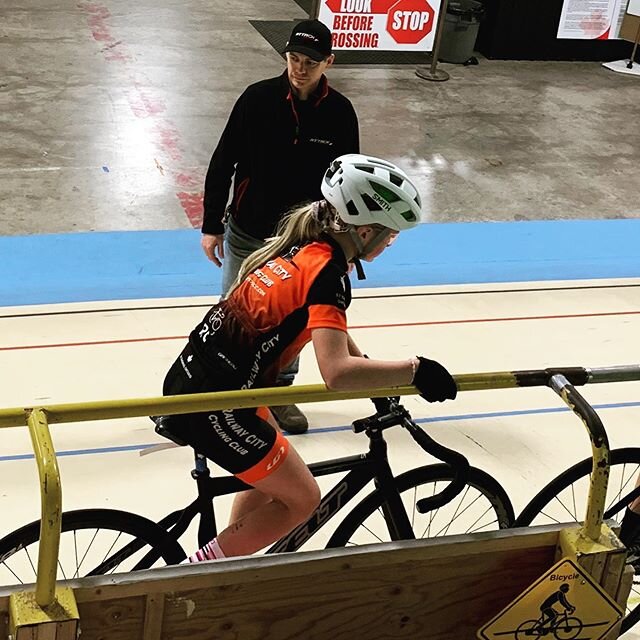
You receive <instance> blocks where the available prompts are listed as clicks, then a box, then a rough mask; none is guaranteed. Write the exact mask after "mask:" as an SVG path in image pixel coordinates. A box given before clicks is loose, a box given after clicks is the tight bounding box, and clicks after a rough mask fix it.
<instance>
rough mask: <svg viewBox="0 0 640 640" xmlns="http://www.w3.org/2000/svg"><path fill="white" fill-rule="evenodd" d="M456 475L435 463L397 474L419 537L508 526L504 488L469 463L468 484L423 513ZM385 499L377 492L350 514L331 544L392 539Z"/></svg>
mask: <svg viewBox="0 0 640 640" xmlns="http://www.w3.org/2000/svg"><path fill="white" fill-rule="evenodd" d="M452 479H453V472H452V469H451V467H449V466H448V465H446V464H434V465H429V466H425V467H418V468H416V469H412V470H411V471H407V472H406V473H403V474H401V475H399V476H398V477H397V478H395V482H396V486H397V488H398V491H399V492H400V496H401V498H402V501H403V503H404V506H405V508H406V510H407V514H408V516H409V520H410V522H411V525H412V527H413V531H414V534H415V537H416V538H434V537H438V536H446V535H454V534H460V533H476V532H478V531H492V530H496V529H506V528H508V527H510V526H511V525H512V523H513V520H514V513H513V507H512V506H511V501H510V500H509V497H508V496H507V494H506V492H505V490H504V489H503V488H502V486H501V485H500V484H499V483H498V482H497V481H496V480H495V479H494V478H492V477H491V476H490V475H488V474H487V473H485V472H484V471H481V470H480V469H476V468H475V467H471V468H470V469H469V476H468V480H467V486H465V488H464V489H463V490H462V492H461V493H460V495H458V496H457V497H456V498H454V499H453V500H452V501H451V502H450V503H448V504H446V505H444V506H443V507H440V508H439V509H434V510H433V511H430V512H428V513H425V514H421V513H419V512H418V510H417V509H416V503H417V502H418V500H420V499H421V498H427V497H429V496H433V495H435V494H437V493H439V492H440V491H442V489H444V487H445V486H446V485H448V484H449V483H450V482H451V480H452ZM383 501H384V498H383V496H382V494H381V493H380V491H378V490H376V491H374V492H373V493H371V494H370V495H369V496H367V497H366V498H365V499H364V500H363V501H362V502H360V503H359V504H358V505H357V506H356V507H355V508H354V509H353V511H351V513H349V514H348V515H347V517H346V518H345V519H344V520H343V521H342V523H341V524H340V525H339V526H338V528H337V529H336V530H335V532H334V534H333V535H332V536H331V539H330V540H329V543H328V544H327V547H345V546H357V545H362V544H371V543H375V542H388V541H389V540H390V539H391V538H390V536H389V531H388V529H387V525H386V522H385V519H384V514H383V512H382V503H383Z"/></svg>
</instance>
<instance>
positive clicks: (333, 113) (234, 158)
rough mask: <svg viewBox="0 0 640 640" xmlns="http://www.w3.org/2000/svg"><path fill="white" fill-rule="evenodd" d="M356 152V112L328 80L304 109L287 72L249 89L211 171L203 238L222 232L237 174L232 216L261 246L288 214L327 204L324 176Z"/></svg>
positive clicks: (239, 102) (229, 124)
mask: <svg viewBox="0 0 640 640" xmlns="http://www.w3.org/2000/svg"><path fill="white" fill-rule="evenodd" d="M358 151H359V134H358V119H357V116H356V113H355V111H354V109H353V106H352V104H351V102H350V101H349V100H348V99H347V98H345V97H344V96H343V95H342V94H341V93H338V92H337V91H335V90H334V89H332V88H331V87H329V85H328V83H327V79H326V77H325V76H323V77H322V79H321V81H320V84H319V85H318V88H317V90H316V91H315V93H314V94H313V95H311V96H309V98H308V100H305V101H300V100H298V99H297V98H296V97H295V96H294V94H293V92H292V91H291V87H290V85H289V80H288V77H287V72H286V71H285V72H284V73H283V74H282V75H281V76H278V77H277V78H271V79H269V80H262V81H261V82H256V83H255V84H252V85H250V86H249V87H247V89H245V91H244V93H243V94H242V95H241V96H240V97H239V98H238V100H237V102H236V104H235V105H234V107H233V110H232V112H231V115H230V116H229V120H228V122H227V125H226V127H225V129H224V131H223V133H222V137H221V138H220V141H219V142H218V146H217V147H216V150H215V151H214V153H213V157H212V158H211V162H210V163H209V170H208V171H207V177H206V180H205V187H204V217H203V221H202V232H203V233H209V234H220V233H223V232H224V226H223V224H222V218H223V214H224V210H225V207H226V204H227V200H228V197H229V186H230V184H231V178H232V176H233V175H234V172H235V177H234V185H233V198H232V201H231V215H233V217H234V220H235V222H236V223H237V225H238V226H239V227H240V228H241V229H242V230H243V231H244V232H245V233H247V234H249V235H250V236H253V237H254V238H259V239H264V238H266V237H269V236H270V235H272V233H273V231H274V230H275V227H276V225H277V223H278V221H279V220H280V218H281V217H282V215H283V214H284V213H285V212H286V211H287V210H289V209H290V208H292V207H293V206H295V205H297V204H299V203H301V202H304V201H309V200H318V199H320V198H321V197H322V194H321V192H320V183H321V180H322V176H323V175H324V172H325V171H326V169H327V167H328V166H329V163H330V162H331V161H332V160H333V159H334V158H336V157H338V156H340V155H343V154H345V153H358Z"/></svg>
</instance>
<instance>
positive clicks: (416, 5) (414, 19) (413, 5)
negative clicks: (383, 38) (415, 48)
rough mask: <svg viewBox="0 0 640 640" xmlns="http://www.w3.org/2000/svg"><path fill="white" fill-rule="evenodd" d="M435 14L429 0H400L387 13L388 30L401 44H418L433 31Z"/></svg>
mask: <svg viewBox="0 0 640 640" xmlns="http://www.w3.org/2000/svg"><path fill="white" fill-rule="evenodd" d="M433 15H434V11H433V9H432V8H431V5H430V4H429V3H428V2H427V0H398V2H396V4H394V5H393V6H392V7H391V9H389V13H388V14H387V31H388V32H389V34H390V35H391V37H392V38H393V39H394V40H395V41H396V42H397V43H399V44H418V42H420V41H421V40H422V39H423V38H425V37H426V36H427V35H428V34H429V33H431V30H432V29H433Z"/></svg>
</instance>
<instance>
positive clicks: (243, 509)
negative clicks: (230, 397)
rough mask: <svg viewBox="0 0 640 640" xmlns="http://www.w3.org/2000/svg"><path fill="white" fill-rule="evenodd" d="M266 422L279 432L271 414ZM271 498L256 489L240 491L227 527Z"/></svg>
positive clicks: (234, 501)
mask: <svg viewBox="0 0 640 640" xmlns="http://www.w3.org/2000/svg"><path fill="white" fill-rule="evenodd" d="M267 422H268V423H269V424H270V425H271V426H272V427H273V428H274V429H275V430H276V431H281V429H280V427H279V426H278V423H277V422H276V420H275V418H274V417H273V415H271V413H269V415H268V416H267ZM271 500H272V498H271V496H268V495H265V494H264V493H262V492H261V491H259V490H258V489H253V490H252V491H242V492H240V493H238V494H236V496H235V498H234V499H233V506H232V507H231V515H230V516H229V526H231V525H232V524H233V523H234V522H237V521H238V520H240V519H241V518H242V517H244V516H245V515H246V514H247V513H249V512H250V511H254V510H255V509H257V508H258V507H260V506H262V505H263V504H266V503H267V502H271Z"/></svg>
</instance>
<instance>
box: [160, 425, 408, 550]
mask: <svg viewBox="0 0 640 640" xmlns="http://www.w3.org/2000/svg"><path fill="white" fill-rule="evenodd" d="M367 435H368V437H369V451H368V452H367V453H364V454H360V455H355V456H348V457H345V458H338V459H335V460H328V461H326V462H317V463H313V464H310V465H309V469H310V471H311V473H312V474H313V476H314V477H321V476H326V475H332V474H334V473H347V475H346V476H345V477H344V478H343V479H342V480H341V481H340V482H338V483H337V484H336V485H335V486H334V487H333V488H332V489H331V490H330V491H329V492H328V493H326V495H324V496H323V498H322V500H321V501H320V504H319V506H318V508H317V509H316V510H315V511H314V513H313V514H312V515H311V517H310V518H309V519H308V520H307V521H306V522H304V523H303V524H301V525H299V526H298V527H296V528H295V529H294V530H293V531H291V532H290V533H289V534H287V535H286V536H285V537H283V538H282V539H281V540H279V541H278V542H276V543H275V544H273V545H272V546H271V547H270V548H269V549H268V550H267V553H281V552H284V551H297V550H298V549H299V548H300V547H301V546H302V545H303V544H304V543H305V542H307V541H308V540H309V539H310V538H311V537H312V536H313V535H315V533H317V531H319V530H320V529H321V528H322V527H323V526H324V525H325V524H326V523H327V522H328V521H329V520H331V518H333V516H335V515H336V514H337V513H338V512H339V511H340V510H341V509H342V507H343V506H345V505H346V504H347V503H348V502H349V501H350V500H351V499H352V498H353V497H354V496H356V495H357V494H358V493H359V492H360V491H361V490H362V489H363V488H364V487H365V486H366V485H367V484H368V483H369V482H371V481H372V480H373V481H374V484H375V487H376V488H377V489H378V490H380V491H381V492H382V494H383V495H384V497H385V501H384V503H383V511H384V516H385V520H386V522H387V526H388V528H389V535H390V536H391V539H392V540H409V539H413V538H414V537H415V536H414V534H413V529H412V527H411V523H410V521H409V516H408V515H407V511H406V509H405V507H404V504H403V502H402V498H401V497H400V494H399V492H398V490H397V489H396V487H395V483H394V481H393V472H392V471H391V467H390V466H389V461H388V458H387V443H386V441H385V439H384V437H383V435H382V431H381V430H370V431H367ZM192 476H193V478H194V479H195V480H196V484H197V487H198V497H197V498H196V500H194V501H193V502H192V503H191V504H190V505H189V506H188V507H186V508H185V509H182V510H178V511H174V512H173V513H171V514H169V515H168V516H166V517H165V518H163V519H162V520H161V521H160V522H159V523H158V524H159V525H160V526H161V527H163V528H165V529H166V530H168V531H169V532H170V533H171V534H172V536H173V537H175V538H176V540H177V539H179V538H180V536H181V535H182V534H183V533H184V532H185V531H186V529H187V527H188V526H189V524H190V523H191V521H192V520H193V519H194V518H195V517H197V516H198V515H199V516H200V523H199V527H198V544H199V545H200V546H202V545H204V544H206V543H207V542H209V541H210V540H211V539H212V538H214V537H215V536H216V535H217V526H216V520H215V511H214V500H215V498H217V497H220V496H223V495H229V494H233V493H238V492H240V491H246V490H248V489H251V487H250V486H249V485H247V484H245V483H243V482H242V481H241V480H239V479H237V478H235V477H233V476H225V477H221V478H211V477H210V476H209V468H208V466H207V460H206V458H205V457H204V456H202V455H201V454H196V468H195V469H194V470H193V471H192Z"/></svg>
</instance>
